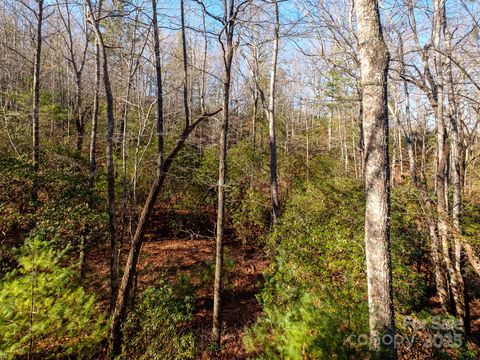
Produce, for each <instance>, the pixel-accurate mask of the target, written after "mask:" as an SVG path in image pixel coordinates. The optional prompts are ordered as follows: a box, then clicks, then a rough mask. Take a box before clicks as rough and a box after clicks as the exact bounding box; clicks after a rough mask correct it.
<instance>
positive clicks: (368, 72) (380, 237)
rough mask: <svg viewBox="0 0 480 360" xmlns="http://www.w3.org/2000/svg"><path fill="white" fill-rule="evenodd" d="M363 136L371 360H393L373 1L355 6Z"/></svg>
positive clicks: (380, 52) (382, 100)
mask: <svg viewBox="0 0 480 360" xmlns="http://www.w3.org/2000/svg"><path fill="white" fill-rule="evenodd" d="M355 5H356V14H357V21H358V37H359V45H360V59H361V62H360V63H361V83H362V91H363V112H364V113H363V129H364V135H365V191H366V208H365V245H366V246H365V252H366V263H367V280H368V307H369V323H370V334H371V337H372V339H378V341H375V340H374V341H372V344H371V348H372V351H373V353H374V356H376V357H379V358H380V357H381V358H383V359H385V358H388V359H395V358H396V349H395V346H394V341H390V342H388V341H382V338H383V339H385V338H384V336H390V337H393V336H394V335H395V322H394V313H393V287H392V264H391V257H390V223H389V220H390V186H389V159H388V108H387V79H388V65H389V57H390V56H389V53H388V48H387V46H386V44H385V41H384V39H383V34H382V28H381V24H380V15H379V11H378V3H377V1H376V0H358V1H357V2H356V4H355Z"/></svg>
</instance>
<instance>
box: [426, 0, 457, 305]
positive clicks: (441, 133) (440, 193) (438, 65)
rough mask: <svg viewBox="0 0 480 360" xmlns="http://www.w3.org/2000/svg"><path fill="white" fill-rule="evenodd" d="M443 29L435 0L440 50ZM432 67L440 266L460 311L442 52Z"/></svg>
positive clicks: (440, 1)
mask: <svg viewBox="0 0 480 360" xmlns="http://www.w3.org/2000/svg"><path fill="white" fill-rule="evenodd" d="M444 29H445V0H435V2H434V31H433V46H434V47H435V49H436V50H438V51H440V50H441V34H442V33H443V32H444ZM434 59H435V70H436V73H437V81H438V90H437V101H436V107H434V110H435V123H436V128H437V162H436V164H437V172H436V177H435V184H436V194H437V214H438V234H439V237H440V241H441V246H442V254H443V261H444V266H445V267H446V269H447V274H448V280H449V284H450V289H451V291H452V296H453V301H454V306H455V309H456V311H459V312H460V313H461V314H464V305H463V304H461V300H460V298H462V299H463V293H462V291H460V289H459V281H460V280H459V279H458V278H457V274H456V272H455V268H454V266H453V264H452V261H451V258H450V245H449V238H448V208H447V202H446V196H445V194H446V190H447V187H446V186H445V184H446V167H447V161H448V152H449V148H448V144H447V142H446V129H445V116H444V115H445V114H444V76H443V66H444V64H443V56H442V55H441V54H440V53H435V57H434Z"/></svg>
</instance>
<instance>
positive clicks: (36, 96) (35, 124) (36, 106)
mask: <svg viewBox="0 0 480 360" xmlns="http://www.w3.org/2000/svg"><path fill="white" fill-rule="evenodd" d="M43 1H44V0H37V5H38V10H37V12H36V14H35V15H36V17H37V29H36V34H35V40H36V47H35V61H34V65H33V119H32V129H33V131H32V132H33V133H32V135H33V171H34V172H35V175H37V174H38V170H39V157H40V145H39V140H40V139H39V138H40V135H39V121H38V120H39V112H40V61H41V57H42V41H43V37H42V25H43V10H44V9H43ZM37 186H38V184H37V180H36V179H34V180H33V186H32V201H33V202H36V201H37V190H38V189H37Z"/></svg>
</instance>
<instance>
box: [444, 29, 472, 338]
mask: <svg viewBox="0 0 480 360" xmlns="http://www.w3.org/2000/svg"><path fill="white" fill-rule="evenodd" d="M445 34H446V39H445V40H446V44H447V52H448V54H451V52H452V45H451V42H452V35H451V33H450V31H449V30H448V28H447V29H446V31H445ZM447 81H448V85H449V96H448V99H449V105H450V114H449V118H450V125H451V126H450V127H451V132H450V133H451V143H450V146H451V151H450V153H451V159H452V168H453V169H452V170H453V171H452V185H453V203H452V217H453V229H454V234H453V239H454V249H453V266H454V272H455V277H456V281H457V286H458V292H457V294H456V295H457V298H456V299H454V301H455V313H456V316H457V317H458V318H459V319H461V321H463V323H464V325H465V329H467V328H469V320H468V319H467V316H466V315H467V308H468V303H467V301H466V297H465V293H466V289H465V288H466V286H465V281H464V277H463V272H464V271H463V269H462V259H463V258H464V256H463V254H462V252H463V249H462V243H461V240H460V239H459V237H460V236H461V235H462V229H461V207H462V183H463V181H462V175H463V173H464V170H463V153H464V151H463V144H462V141H461V134H460V129H461V128H460V125H459V121H458V120H457V116H460V113H459V112H458V111H457V101H456V92H455V90H456V89H455V85H454V81H453V74H452V62H451V60H450V57H448V60H447ZM454 295H455V293H454Z"/></svg>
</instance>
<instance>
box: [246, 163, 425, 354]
mask: <svg viewBox="0 0 480 360" xmlns="http://www.w3.org/2000/svg"><path fill="white" fill-rule="evenodd" d="M312 162H313V163H315V164H316V166H318V168H319V169H321V168H322V167H323V166H325V165H326V164H328V162H324V161H322V159H316V160H314V161H312ZM331 165H332V164H329V165H328V166H329V167H331ZM393 195H394V201H393V206H394V207H395V212H396V214H395V216H393V217H392V219H391V221H392V239H391V241H392V262H393V281H394V289H395V294H394V296H395V306H396V311H397V314H401V313H403V312H410V311H412V310H413V309H415V308H417V307H418V306H419V305H420V302H421V301H422V299H424V298H425V286H424V283H425V281H424V278H423V276H422V275H420V266H419V264H421V262H422V260H423V258H424V256H425V253H424V252H423V250H424V248H425V243H426V240H427V238H426V234H425V233H424V232H422V231H420V232H419V229H420V230H423V228H422V226H421V224H419V223H416V220H415V219H416V215H415V214H414V213H412V212H411V211H412V209H410V208H409V207H408V206H407V204H409V203H410V202H407V200H408V199H407V200H405V198H404V195H405V194H403V193H402V194H401V193H397V192H395V193H394V194H393ZM402 196H403V197H402ZM364 206H365V205H364V192H363V184H362V183H361V182H359V181H355V180H352V179H348V178H345V177H339V176H338V175H337V174H334V173H329V172H325V173H322V172H320V171H317V172H315V176H312V177H311V179H310V181H309V184H308V186H307V184H306V183H301V182H299V183H297V184H296V185H295V186H294V188H293V190H292V192H291V194H290V196H289V199H288V201H287V203H286V205H285V211H284V213H283V215H282V218H281V219H280V220H279V222H278V224H277V225H276V226H275V229H274V232H273V233H272V235H271V237H270V240H269V241H270V245H269V248H268V253H269V255H270V257H271V266H270V268H269V269H268V270H267V272H266V273H265V286H264V289H263V291H262V292H261V293H260V295H259V300H260V302H261V303H262V305H263V310H264V314H263V316H262V317H261V318H260V319H259V320H258V321H257V323H256V324H255V325H254V326H253V327H251V328H250V329H249V330H248V336H247V338H246V343H245V345H246V347H247V350H249V351H251V355H252V356H253V357H258V358H260V359H278V358H281V359H304V358H307V359H331V358H338V359H351V358H359V359H360V358H363V357H364V356H367V355H368V349H367V348H366V347H365V346H363V345H361V344H358V343H355V342H352V341H350V336H358V335H361V334H368V307H367V284H366V274H365V253H364V231H363V229H364ZM415 248H417V249H418V251H416V250H415Z"/></svg>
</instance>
